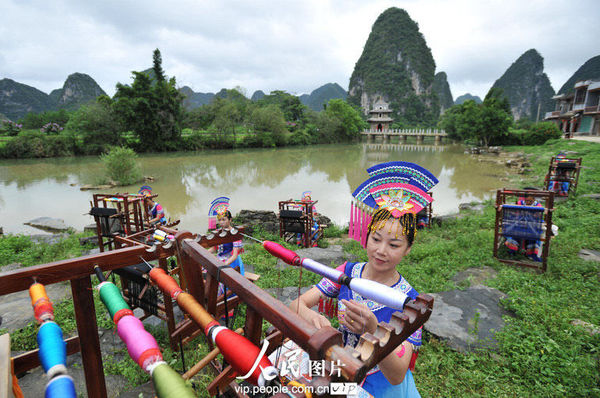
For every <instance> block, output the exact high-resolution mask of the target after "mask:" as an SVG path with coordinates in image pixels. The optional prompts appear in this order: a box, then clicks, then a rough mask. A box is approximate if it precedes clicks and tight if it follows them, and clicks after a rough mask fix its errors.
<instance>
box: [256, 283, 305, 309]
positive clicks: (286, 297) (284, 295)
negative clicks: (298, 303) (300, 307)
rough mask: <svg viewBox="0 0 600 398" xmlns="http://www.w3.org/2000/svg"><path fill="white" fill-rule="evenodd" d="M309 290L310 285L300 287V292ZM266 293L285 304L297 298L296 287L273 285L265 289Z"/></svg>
mask: <svg viewBox="0 0 600 398" xmlns="http://www.w3.org/2000/svg"><path fill="white" fill-rule="evenodd" d="M308 290H310V287H301V288H300V294H304V293H306V292H307V291H308ZM265 291H266V292H267V293H269V294H270V295H272V296H273V297H275V298H276V299H277V300H279V301H281V302H282V303H283V304H285V305H290V303H291V302H292V301H294V300H296V299H297V298H298V287H297V286H296V287H293V286H288V287H282V288H278V287H273V288H269V289H265Z"/></svg>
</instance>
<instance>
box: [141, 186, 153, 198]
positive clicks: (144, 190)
mask: <svg viewBox="0 0 600 398" xmlns="http://www.w3.org/2000/svg"><path fill="white" fill-rule="evenodd" d="M138 194H139V195H142V196H144V197H145V196H152V188H151V187H150V186H149V185H142V186H141V187H140V190H139V191H138Z"/></svg>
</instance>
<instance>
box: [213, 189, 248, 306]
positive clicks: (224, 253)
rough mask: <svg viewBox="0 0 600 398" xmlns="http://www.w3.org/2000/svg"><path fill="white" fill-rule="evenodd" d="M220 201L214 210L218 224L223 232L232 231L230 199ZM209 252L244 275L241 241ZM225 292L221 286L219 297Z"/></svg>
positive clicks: (219, 246) (220, 246)
mask: <svg viewBox="0 0 600 398" xmlns="http://www.w3.org/2000/svg"><path fill="white" fill-rule="evenodd" d="M218 199H219V200H220V201H221V203H220V204H218V205H217V206H216V207H215V209H214V211H215V213H216V214H217V223H218V224H219V226H220V227H221V228H222V229H223V230H225V231H229V230H231V227H232V225H231V221H232V220H233V217H232V215H231V212H230V211H229V198H225V197H221V198H218ZM224 199H227V200H224ZM208 250H209V251H210V252H211V253H215V254H216V255H217V258H218V259H219V260H221V261H222V262H223V263H224V264H226V265H229V266H230V267H232V268H235V269H237V270H238V271H239V272H240V274H242V275H244V272H245V271H244V262H243V261H242V258H241V257H240V254H241V253H242V251H243V245H242V241H241V240H237V241H235V242H229V243H223V244H221V245H217V246H213V247H211V248H209V249H208ZM224 292H225V289H224V287H223V284H219V295H221V294H223V293H224Z"/></svg>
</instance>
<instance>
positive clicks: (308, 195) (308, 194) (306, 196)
mask: <svg viewBox="0 0 600 398" xmlns="http://www.w3.org/2000/svg"><path fill="white" fill-rule="evenodd" d="M311 195H312V191H304V192H302V196H301V197H300V200H302V201H305V200H311V199H312V198H311Z"/></svg>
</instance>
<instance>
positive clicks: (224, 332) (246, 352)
mask: <svg viewBox="0 0 600 398" xmlns="http://www.w3.org/2000/svg"><path fill="white" fill-rule="evenodd" d="M215 343H216V344H217V347H219V350H220V351H221V354H223V357H224V358H225V360H226V361H227V362H228V363H229V364H230V365H231V367H232V368H233V369H236V370H237V371H238V372H239V373H240V375H245V374H247V373H248V371H250V369H252V365H254V362H255V361H256V357H258V354H260V349H259V348H258V347H257V346H255V345H254V344H252V342H250V340H248V339H247V338H245V337H244V336H240V335H239V334H237V333H235V332H234V331H233V330H229V329H226V328H223V329H221V330H219V331H218V333H217V336H216V337H215ZM270 366H273V364H271V361H269V358H267V356H266V355H263V357H262V358H261V359H260V361H259V364H258V366H257V367H256V369H254V372H253V373H252V375H251V376H250V377H249V380H250V382H251V383H252V384H254V385H255V386H256V385H258V379H259V376H260V374H261V369H266V368H268V367H270Z"/></svg>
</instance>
